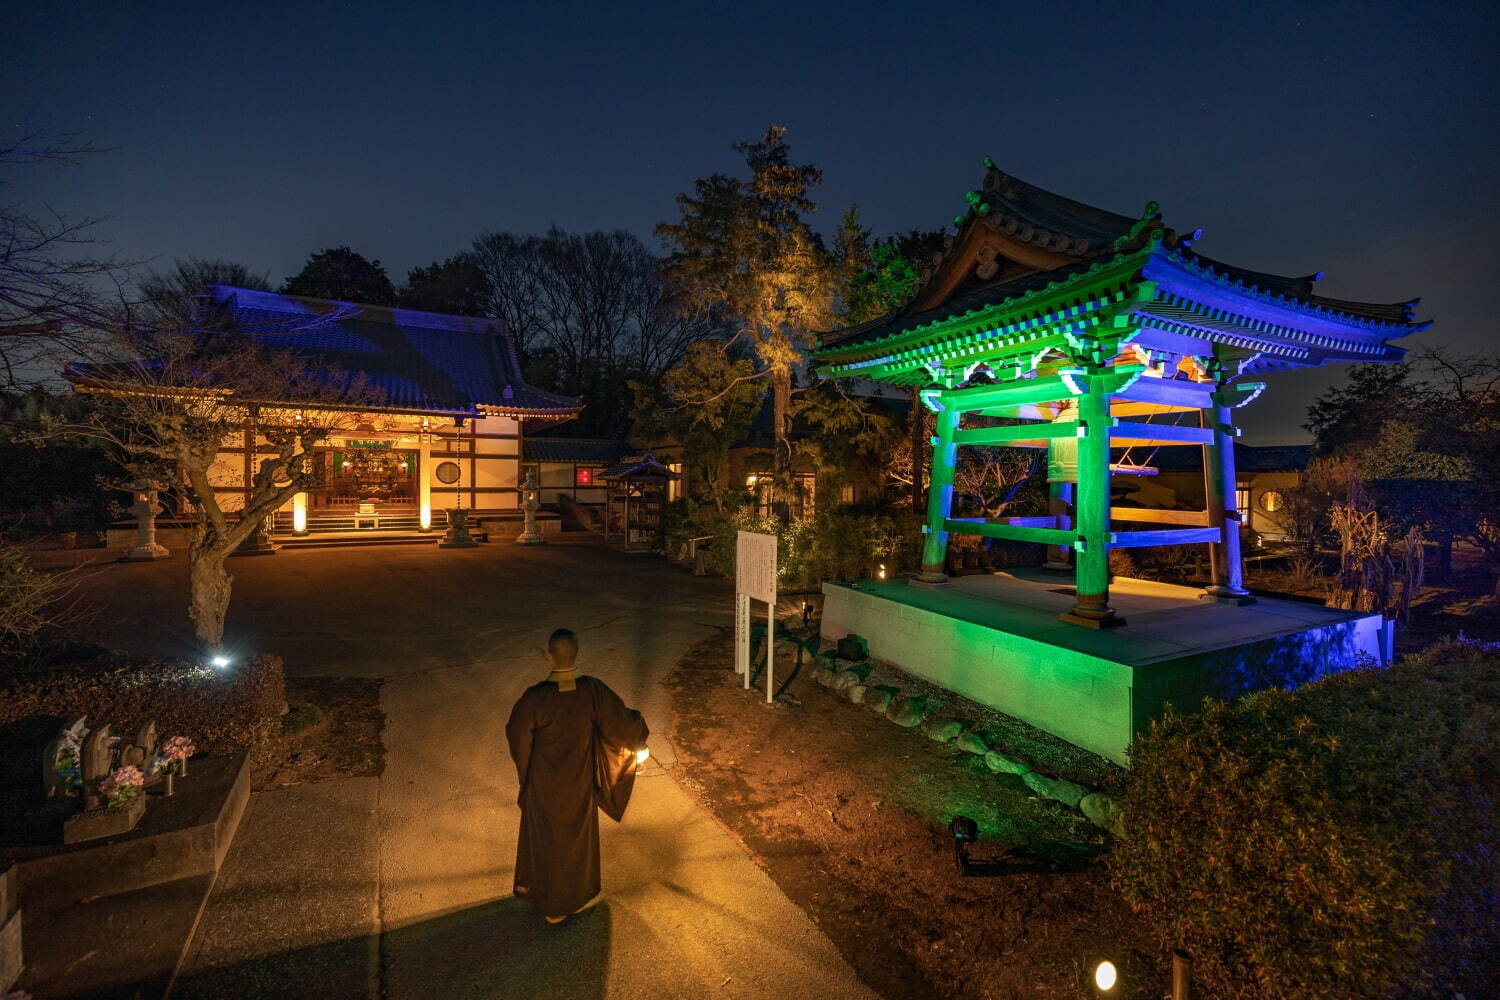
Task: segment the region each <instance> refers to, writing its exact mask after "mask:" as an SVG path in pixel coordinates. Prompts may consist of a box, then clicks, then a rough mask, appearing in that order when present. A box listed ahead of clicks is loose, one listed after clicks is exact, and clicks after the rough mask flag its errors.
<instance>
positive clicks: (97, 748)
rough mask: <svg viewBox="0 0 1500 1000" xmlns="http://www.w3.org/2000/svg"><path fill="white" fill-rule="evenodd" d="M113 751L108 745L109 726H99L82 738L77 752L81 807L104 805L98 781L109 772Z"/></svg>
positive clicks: (90, 807) (88, 807)
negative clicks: (81, 743)
mask: <svg viewBox="0 0 1500 1000" xmlns="http://www.w3.org/2000/svg"><path fill="white" fill-rule="evenodd" d="M113 756H114V755H113V753H112V752H111V750H110V745H109V726H100V727H99V728H98V729H95V730H93V731H92V732H90V733H89V734H88V735H87V736H85V737H84V738H83V745H82V747H81V748H80V750H79V753H78V777H79V780H81V781H82V782H83V808H84V809H98V808H99V807H100V806H102V805H104V797H103V796H102V795H100V794H99V782H100V780H101V779H102V778H103V777H104V776H105V775H107V774H109V767H110V763H111V761H112V758H113Z"/></svg>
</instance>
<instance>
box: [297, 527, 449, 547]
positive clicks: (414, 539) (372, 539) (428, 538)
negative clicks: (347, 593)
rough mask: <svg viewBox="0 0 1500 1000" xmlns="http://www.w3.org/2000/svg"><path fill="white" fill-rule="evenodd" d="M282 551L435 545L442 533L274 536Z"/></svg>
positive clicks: (345, 533)
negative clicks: (369, 546)
mask: <svg viewBox="0 0 1500 1000" xmlns="http://www.w3.org/2000/svg"><path fill="white" fill-rule="evenodd" d="M275 538H276V544H277V545H278V546H280V547H281V548H283V549H350V548H360V547H363V546H368V545H436V544H437V543H438V542H439V541H441V540H442V538H443V533H442V531H427V532H422V531H416V530H412V531H371V530H369V529H365V530H363V531H327V532H323V533H321V534H317V535H314V534H312V533H308V534H306V535H292V534H286V535H276V536H275Z"/></svg>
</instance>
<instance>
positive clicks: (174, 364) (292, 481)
mask: <svg viewBox="0 0 1500 1000" xmlns="http://www.w3.org/2000/svg"><path fill="white" fill-rule="evenodd" d="M174 312H177V311H174V310H167V311H166V315H172V314H173V313H174ZM178 314H184V313H178ZM342 318H344V315H343V314H342V313H338V312H333V313H328V314H325V315H323V316H320V317H313V318H306V317H298V319H297V320H296V323H295V325H283V326H278V327H277V328H276V329H275V330H274V331H272V330H260V329H254V330H252V329H246V328H244V327H241V326H237V325H236V324H234V323H232V322H231V321H230V320H229V319H228V318H227V317H225V316H223V315H222V314H221V315H219V316H217V317H215V318H213V319H212V320H211V321H209V322H206V323H203V324H192V325H184V326H175V327H172V326H149V327H148V326H141V325H138V324H136V323H135V322H133V321H132V320H131V319H129V318H128V317H126V316H120V317H117V318H116V320H115V321H114V322H113V323H112V324H111V325H110V326H109V327H107V328H106V329H105V330H104V332H106V333H108V334H109V335H110V337H111V346H112V348H113V351H112V352H111V356H113V357H119V356H124V357H127V358H129V359H130V360H127V361H114V360H106V361H102V362H96V363H93V364H79V365H74V366H71V367H70V369H69V371H68V375H69V378H70V379H71V381H72V382H73V384H74V386H75V387H76V388H77V389H78V390H79V391H81V392H85V393H88V394H90V396H91V397H93V399H94V400H95V401H96V403H97V405H96V406H95V407H94V409H93V411H92V412H91V414H90V415H89V416H88V417H87V418H86V419H83V420H79V421H74V422H71V423H57V424H52V425H50V426H48V427H47V428H45V429H44V431H43V433H44V434H66V435H73V436H77V437H81V438H86V439H91V440H93V441H95V442H98V443H99V444H101V445H102V446H103V447H104V448H105V449H106V451H107V452H109V453H110V454H111V456H112V457H113V458H114V460H115V461H116V462H117V463H118V464H119V465H120V467H121V468H122V469H124V470H125V471H126V473H127V474H128V476H129V477H130V478H131V479H132V480H140V479H145V480H149V481H152V482H155V483H158V484H160V485H162V486H163V487H164V488H166V489H168V490H172V491H175V492H176V493H178V494H179V499H180V500H181V501H182V503H181V504H180V506H181V507H183V509H186V510H189V511H191V513H192V515H193V517H194V519H195V521H196V525H195V529H196V530H195V532H194V536H193V540H192V542H191V545H190V546H189V549H188V568H189V586H190V597H189V602H188V612H189V615H190V616H191V618H192V620H193V624H194V628H195V631H196V634H197V637H198V639H199V641H200V642H201V643H202V644H203V645H204V646H205V647H206V648H208V649H216V648H217V647H218V646H219V644H220V643H221V642H222V640H223V636H224V619H225V615H226V613H227V611H228V607H229V597H230V588H231V585H232V583H233V578H232V577H231V576H230V574H229V572H228V571H227V569H226V567H225V559H226V558H227V557H228V556H229V555H230V554H231V553H232V552H234V550H235V549H236V548H237V547H239V545H240V544H241V543H243V542H244V541H245V540H246V539H247V538H248V537H249V536H250V535H251V533H252V532H254V531H256V530H257V529H258V528H259V526H260V525H261V523H262V521H263V520H264V519H265V518H266V517H267V516H268V515H270V514H271V513H273V512H274V511H276V510H277V509H278V508H280V507H281V506H282V505H283V504H285V503H286V502H287V501H288V500H290V499H291V497H292V496H293V495H294V494H296V493H299V492H304V491H307V490H311V489H314V488H315V487H317V486H318V485H319V481H320V477H321V475H322V467H321V465H320V464H319V463H316V462H313V461H311V458H312V455H313V450H314V448H315V447H316V446H317V445H319V444H322V443H323V442H326V441H327V440H328V438H329V436H330V435H331V434H332V433H334V432H335V431H338V430H344V429H353V428H354V427H355V426H357V424H358V423H359V420H360V411H361V409H362V408H365V407H369V406H373V405H378V404H379V402H380V400H379V399H378V398H376V397H375V394H374V393H372V392H371V391H370V390H369V389H368V388H367V387H366V385H365V383H364V381H363V379H362V378H360V377H358V376H353V375H347V374H344V373H340V372H335V371H330V370H328V369H327V368H326V367H320V366H314V365H311V364H309V363H308V362H307V360H305V359H304V358H302V357H301V356H299V355H298V354H297V353H296V352H295V351H294V350H282V349H273V348H270V347H268V346H266V344H265V343H264V342H263V340H262V337H261V335H262V334H266V333H271V332H278V333H284V332H289V331H292V330H298V331H301V330H310V329H313V328H316V327H317V326H320V325H322V324H326V323H329V322H333V321H336V320H339V319H342ZM242 441H249V442H251V444H252V447H253V448H254V449H255V451H256V453H257V455H258V456H259V464H258V466H256V468H255V469H254V473H253V478H252V481H251V483H250V484H249V485H248V487H246V488H245V489H244V491H243V492H242V493H239V492H237V493H236V496H237V497H243V502H242V503H241V505H240V506H239V507H238V508H237V509H235V508H232V507H229V506H226V504H225V503H224V501H223V499H222V498H221V497H220V495H219V493H218V491H217V490H216V489H215V484H214V482H213V476H212V473H211V469H212V467H213V464H214V460H215V458H216V457H217V456H218V454H219V451H220V449H221V448H223V447H224V446H225V445H226V444H238V443H240V442H242Z"/></svg>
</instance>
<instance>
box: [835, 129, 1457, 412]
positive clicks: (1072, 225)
mask: <svg viewBox="0 0 1500 1000" xmlns="http://www.w3.org/2000/svg"><path fill="white" fill-rule="evenodd" d="M986 167H987V172H986V175H985V179H984V183H983V185H982V187H981V189H980V190H976V191H970V192H969V194H968V196H967V200H968V204H969V210H968V212H967V213H966V214H965V215H963V216H960V217H959V218H958V219H956V220H955V221H956V222H957V223H958V224H959V227H960V228H959V233H958V235H957V237H956V238H955V239H954V240H953V241H952V242H951V244H950V246H949V248H948V249H947V251H945V253H943V254H942V255H940V256H939V257H938V258H936V259H935V260H934V261H933V264H932V268H931V270H930V271H929V272H928V273H927V274H926V275H924V280H923V283H922V285H921V287H920V288H919V289H918V291H917V293H916V295H915V296H914V297H913V299H912V301H911V302H910V303H908V304H907V305H906V306H905V307H903V308H902V309H899V310H897V311H896V312H894V313H891V314H890V315H888V316H885V317H882V318H880V319H878V320H875V321H873V322H870V323H865V324H862V325H860V326H856V327H851V328H848V329H844V330H838V331H832V332H830V333H828V334H827V335H825V337H824V338H823V346H822V348H821V349H819V350H818V351H817V352H816V353H815V355H814V357H815V359H816V362H817V364H818V370H819V372H820V374H823V375H825V376H844V375H859V376H862V377H866V378H875V379H880V380H883V381H890V382H899V383H903V384H924V383H926V382H929V381H931V379H932V373H933V371H934V369H935V368H939V367H950V368H951V367H954V366H957V367H960V368H962V367H967V366H972V365H973V364H976V363H983V362H988V361H994V360H1002V359H1005V358H1007V357H1008V356H1012V355H1015V356H1021V355H1025V354H1027V353H1033V352H1036V351H1039V350H1045V349H1046V348H1047V347H1048V346H1053V345H1063V344H1066V343H1067V342H1068V340H1069V338H1070V337H1072V336H1077V335H1080V334H1084V335H1086V334H1088V333H1089V332H1090V330H1092V329H1094V328H1095V327H1096V326H1097V325H1098V324H1099V323H1100V322H1101V321H1103V322H1109V323H1113V324H1115V325H1116V327H1118V324H1119V323H1121V322H1124V323H1126V324H1128V325H1129V326H1132V327H1135V328H1137V329H1138V330H1139V332H1138V333H1137V334H1136V335H1135V336H1134V337H1132V338H1128V339H1130V340H1131V342H1133V343H1136V344H1138V345H1140V346H1141V347H1144V348H1147V349H1150V350H1155V351H1159V352H1161V353H1163V354H1169V355H1176V356H1185V355H1200V354H1207V353H1212V352H1213V350H1214V348H1215V345H1222V346H1223V347H1226V348H1228V349H1230V350H1231V351H1232V352H1233V353H1234V354H1235V355H1236V356H1237V357H1239V359H1240V361H1241V367H1240V371H1241V372H1242V373H1243V372H1249V371H1256V370H1262V371H1263V370H1268V369H1275V368H1287V367H1305V366H1310V365H1318V364H1323V363H1325V362H1328V361H1340V360H1347V361H1396V360H1399V359H1400V358H1401V356H1402V355H1403V353H1404V352H1403V351H1402V350H1401V349H1400V348H1398V347H1395V346H1393V345H1391V344H1390V343H1389V341H1390V340H1392V339H1396V338H1399V337H1403V336H1406V335H1408V334H1411V333H1415V332H1418V331H1420V330H1423V329H1426V328H1427V327H1428V326H1429V325H1430V324H1429V323H1423V322H1417V321H1415V319H1414V316H1413V309H1414V307H1415V306H1416V300H1412V301H1406V302H1396V303H1370V302H1350V301H1345V300H1340V299H1333V298H1326V297H1323V296H1319V295H1316V294H1314V292H1313V288H1314V286H1315V284H1316V282H1317V281H1318V279H1319V278H1321V276H1322V275H1321V274H1318V275H1309V276H1304V277H1288V276H1283V275H1276V274H1268V273H1265V272H1259V271H1252V270H1248V269H1246V268H1240V267H1236V266H1233V265H1229V264H1224V263H1221V262H1219V261H1216V260H1212V259H1210V258H1208V257H1205V256H1203V255H1201V254H1199V253H1197V252H1196V251H1195V250H1194V249H1193V242H1194V241H1195V240H1196V239H1197V238H1198V237H1199V236H1200V235H1201V231H1195V232H1193V233H1192V234H1190V235H1180V234H1178V233H1177V232H1176V231H1174V230H1172V229H1169V228H1167V227H1166V226H1165V225H1164V224H1163V223H1162V221H1161V214H1160V212H1159V211H1158V209H1157V206H1156V204H1155V203H1154V202H1152V203H1148V204H1147V206H1146V210H1145V212H1143V213H1142V215H1141V216H1140V217H1138V218H1134V219H1132V218H1130V217H1128V216H1124V215H1119V214H1117V213H1114V212H1109V211H1106V210H1104V209H1100V208H1096V207H1094V206H1091V205H1086V204H1084V203H1082V202H1078V201H1074V200H1072V199H1071V198H1066V197H1063V196H1062V195H1058V194H1054V193H1052V192H1050V191H1046V190H1044V189H1042V188H1039V187H1036V186H1035V185H1032V184H1028V183H1026V182H1025V181H1021V180H1019V179H1017V178H1014V177H1011V176H1009V175H1007V174H1004V173H1002V172H1001V171H999V170H998V169H997V168H996V167H995V166H994V164H993V163H992V162H991V161H989V160H988V159H986Z"/></svg>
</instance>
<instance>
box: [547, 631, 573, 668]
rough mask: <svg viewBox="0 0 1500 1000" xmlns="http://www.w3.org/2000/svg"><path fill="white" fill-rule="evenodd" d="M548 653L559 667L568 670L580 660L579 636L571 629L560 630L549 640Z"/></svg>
mask: <svg viewBox="0 0 1500 1000" xmlns="http://www.w3.org/2000/svg"><path fill="white" fill-rule="evenodd" d="M547 652H548V653H550V654H551V655H552V660H553V662H554V663H556V664H557V665H558V666H559V667H561V668H562V669H564V670H566V669H567V668H568V667H571V666H572V665H573V661H574V660H576V659H578V636H576V635H574V634H573V632H572V630H571V629H565V628H560V629H558V630H557V631H556V632H553V633H552V638H550V639H548V640H547Z"/></svg>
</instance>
